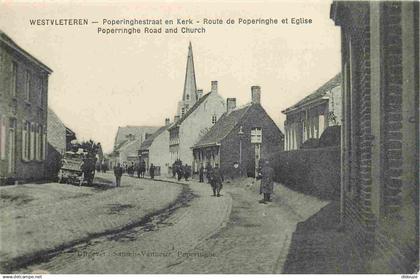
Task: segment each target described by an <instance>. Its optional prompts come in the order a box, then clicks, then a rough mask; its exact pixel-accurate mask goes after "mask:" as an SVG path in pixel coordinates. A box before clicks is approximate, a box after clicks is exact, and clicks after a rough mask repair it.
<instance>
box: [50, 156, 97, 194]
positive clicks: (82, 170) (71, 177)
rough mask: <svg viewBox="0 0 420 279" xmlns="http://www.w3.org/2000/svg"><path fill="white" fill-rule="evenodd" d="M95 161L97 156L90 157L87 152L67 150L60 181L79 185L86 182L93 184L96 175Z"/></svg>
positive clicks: (59, 177)
mask: <svg viewBox="0 0 420 279" xmlns="http://www.w3.org/2000/svg"><path fill="white" fill-rule="evenodd" d="M95 163H96V158H91V157H88V156H87V154H86V153H85V152H72V151H68V152H66V153H65V154H64V156H63V159H62V160H61V168H60V171H59V173H58V182H59V183H70V184H77V185H79V186H81V185H82V183H83V182H86V183H87V184H88V185H92V183H93V178H94V176H95Z"/></svg>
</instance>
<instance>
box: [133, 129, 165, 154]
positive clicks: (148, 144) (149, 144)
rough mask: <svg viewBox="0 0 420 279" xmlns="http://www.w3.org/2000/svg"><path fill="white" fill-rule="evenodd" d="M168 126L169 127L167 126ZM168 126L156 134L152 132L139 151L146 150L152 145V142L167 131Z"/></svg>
mask: <svg viewBox="0 0 420 279" xmlns="http://www.w3.org/2000/svg"><path fill="white" fill-rule="evenodd" d="M168 126H169V125H168ZM168 126H162V127H160V128H159V129H158V130H157V131H156V132H154V133H153V134H152V135H151V136H149V137H148V138H147V139H146V140H145V141H143V143H142V144H141V146H140V150H148V149H149V148H150V146H151V145H152V144H153V141H154V140H155V139H156V138H157V137H158V136H159V135H160V134H162V133H163V132H165V131H166V130H167V129H168Z"/></svg>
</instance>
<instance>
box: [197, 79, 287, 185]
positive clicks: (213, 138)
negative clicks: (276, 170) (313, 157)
mask: <svg viewBox="0 0 420 279" xmlns="http://www.w3.org/2000/svg"><path fill="white" fill-rule="evenodd" d="M251 94H252V101H251V103H249V104H247V105H245V106H243V107H240V108H236V99H235V98H228V99H227V106H226V107H227V111H226V112H225V113H224V114H223V115H222V116H221V117H220V119H219V120H218V121H217V122H216V124H215V125H214V126H213V127H211V128H210V130H209V131H208V132H207V133H206V134H205V135H204V136H202V138H201V139H200V140H199V141H198V143H197V144H195V145H194V147H193V154H194V163H193V169H195V170H197V169H198V168H199V167H200V166H201V165H202V166H203V167H205V166H206V165H207V163H209V164H210V165H212V166H213V167H214V166H215V164H216V163H217V164H219V165H220V168H221V170H222V172H223V173H224V174H225V175H226V176H228V177H232V178H233V177H237V176H241V175H248V176H254V175H255V171H256V168H257V167H258V163H259V160H260V159H261V158H267V157H268V155H269V154H272V153H275V152H278V151H281V150H282V148H283V137H284V136H283V134H282V132H281V131H280V129H279V128H278V127H277V125H276V124H275V123H274V121H273V120H272V119H271V118H270V116H269V115H268V114H267V113H266V111H265V110H264V108H263V107H262V106H261V102H260V97H261V89H260V87H259V86H253V87H252V90H251Z"/></svg>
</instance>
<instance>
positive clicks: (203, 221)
mask: <svg viewBox="0 0 420 279" xmlns="http://www.w3.org/2000/svg"><path fill="white" fill-rule="evenodd" d="M97 176H98V177H99V179H98V180H97V181H100V183H98V182H97V183H96V185H100V186H99V188H100V187H103V188H105V187H107V188H106V189H107V190H104V189H101V190H98V189H97V188H93V189H92V188H91V187H77V186H67V185H59V184H54V183H50V184H43V185H28V186H27V185H23V186H17V187H16V186H12V187H4V188H2V189H0V191H1V198H2V203H1V206H2V213H1V222H2V224H6V223H7V222H9V223H10V224H11V223H12V219H10V218H12V217H13V218H14V221H13V222H17V221H19V220H21V219H22V218H27V219H28V220H31V221H30V222H26V223H22V224H20V225H19V226H21V227H20V228H19V229H16V228H15V230H14V233H15V234H17V235H15V236H10V235H11V234H10V232H8V230H9V229H8V227H6V226H5V227H4V228H5V229H3V230H2V232H1V240H2V241H1V243H2V247H1V253H2V269H4V270H5V271H9V272H22V273H31V272H48V273H97V272H98V270H101V273H280V272H282V269H283V264H284V262H285V259H286V257H287V253H288V249H289V246H290V241H291V237H292V234H293V232H294V231H295V229H296V225H297V223H298V222H301V221H304V220H306V219H307V218H308V217H310V216H312V215H313V214H315V213H316V212H318V211H319V210H320V209H321V208H322V207H323V206H325V205H326V204H327V202H323V201H320V200H318V199H316V198H314V197H309V196H306V195H303V194H300V193H296V192H293V191H291V190H289V189H287V188H285V187H283V186H281V185H276V187H275V197H274V200H273V202H272V203H270V204H267V205H263V204H259V203H258V199H260V196H259V195H258V184H259V182H254V181H253V180H252V179H242V180H239V181H232V182H230V183H229V182H227V183H225V186H224V189H223V196H222V197H219V198H217V197H213V196H211V190H210V187H209V185H208V184H203V183H198V182H196V181H193V182H187V183H185V182H182V183H183V185H180V184H178V183H171V182H163V181H151V180H149V179H138V178H131V177H128V176H124V177H123V183H122V187H121V188H119V189H115V188H112V187H109V181H111V180H112V178H113V177H112V175H111V174H99V175H97ZM106 185H107V186H106ZM35 187H38V188H37V189H36V190H37V191H41V192H42V193H43V194H44V195H46V194H47V193H45V190H46V188H53V189H55V190H56V191H51V192H52V193H53V194H50V195H51V197H54V198H55V199H57V195H58V194H57V192H58V189H57V187H62V189H65V191H66V195H67V197H65V196H64V195H63V197H64V198H62V199H61V204H62V205H61V207H60V206H56V208H57V209H55V210H49V209H48V208H49V206H50V205H49V204H55V203H54V200H51V202H49V203H45V202H44V203H40V202H37V199H34V198H33V199H32V200H31V198H28V197H29V196H28V195H30V192H29V194H28V191H27V192H25V194H26V195H27V196H26V197H27V201H26V202H22V199H18V198H16V199H13V198H11V199H9V200H8V201H5V199H6V198H7V197H11V196H12V197H13V195H14V194H16V193H17V190H18V188H32V189H34V188H35ZM96 187H98V186H96ZM140 189H141V191H140ZM22 190H23V189H20V191H22ZM69 193H71V196H69V195H70V194H69ZM44 199H46V198H45V197H44ZM44 201H45V200H44ZM13 203H19V204H18V206H15V205H13ZM31 203H33V204H32V205H31ZM71 203H73V204H74V205H75V206H74V207H73V209H72V210H76V211H75V212H73V213H71V214H70V213H69V214H65V212H63V209H68V210H70V209H69V208H70V207H68V205H69V204H71ZM60 208H61V209H60ZM101 210H102V211H103V212H100V211H101ZM41 211H42V212H44V213H42V214H41ZM76 213H77V214H76ZM92 213H94V214H92ZM22 214H25V215H24V217H19V216H22ZM105 215H106V216H107V217H105ZM63 218H64V219H67V218H71V219H72V220H73V221H72V222H65V221H63ZM87 218H88V219H87ZM53 219H55V220H56V222H55V223H54V222H53V221H51V220H53ZM35 220H38V221H37V222H39V223H42V222H44V224H45V225H39V224H38V225H35V224H34V222H35ZM42 220H43V221H42ZM39 231H42V233H41V232H39ZM28 232H30V233H28ZM41 234H42V236H41ZM10 237H19V239H20V240H21V241H20V242H19V241H13V240H9V238H10ZM35 239H36V241H34V240H35ZM42 240H43V241H42ZM5 243H6V244H5ZM7 243H12V244H7ZM20 243H21V244H20ZM30 243H32V244H30ZM23 244H24V245H23ZM8 245H10V246H8ZM4 259H6V260H4Z"/></svg>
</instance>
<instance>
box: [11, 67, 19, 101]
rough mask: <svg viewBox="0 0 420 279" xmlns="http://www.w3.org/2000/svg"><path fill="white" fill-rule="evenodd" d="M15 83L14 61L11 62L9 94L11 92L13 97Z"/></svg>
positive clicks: (15, 70)
mask: <svg viewBox="0 0 420 279" xmlns="http://www.w3.org/2000/svg"><path fill="white" fill-rule="evenodd" d="M16 84H17V64H16V62H12V68H11V80H10V94H12V96H13V97H16V89H17V86H16Z"/></svg>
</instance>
